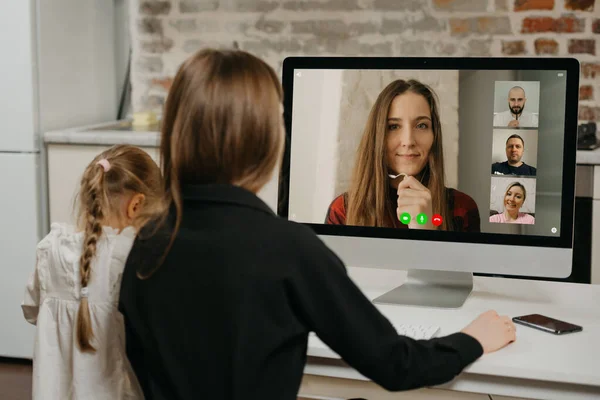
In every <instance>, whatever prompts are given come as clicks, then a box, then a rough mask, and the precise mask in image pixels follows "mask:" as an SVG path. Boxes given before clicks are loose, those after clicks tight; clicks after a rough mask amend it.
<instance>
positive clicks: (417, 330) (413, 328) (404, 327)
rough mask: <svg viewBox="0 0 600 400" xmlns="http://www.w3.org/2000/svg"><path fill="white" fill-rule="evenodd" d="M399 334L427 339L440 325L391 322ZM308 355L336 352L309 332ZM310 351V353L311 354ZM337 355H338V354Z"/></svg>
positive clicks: (332, 354) (433, 335)
mask: <svg viewBox="0 0 600 400" xmlns="http://www.w3.org/2000/svg"><path fill="white" fill-rule="evenodd" d="M392 325H393V326H394V328H396V331H397V332H398V334H399V335H402V336H408V337H410V338H412V339H414V340H427V339H431V338H434V337H436V335H437V334H438V333H439V332H440V327H439V326H436V325H411V324H396V323H393V322H392ZM308 348H309V355H313V356H317V357H334V358H335V357H336V354H337V353H335V352H334V351H333V350H331V349H330V348H329V347H327V345H326V344H325V343H323V342H322V341H321V339H319V337H318V336H317V335H316V334H315V333H314V332H311V333H310V335H309V336H308ZM311 353H312V354H311ZM338 357H339V356H338Z"/></svg>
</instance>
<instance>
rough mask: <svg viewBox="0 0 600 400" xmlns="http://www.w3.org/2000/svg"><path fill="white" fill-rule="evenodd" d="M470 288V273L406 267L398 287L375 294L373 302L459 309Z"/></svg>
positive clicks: (471, 278) (471, 280) (471, 277)
mask: <svg viewBox="0 0 600 400" xmlns="http://www.w3.org/2000/svg"><path fill="white" fill-rule="evenodd" d="M472 290H473V273H472V272H458V271H431V270H423V269H411V270H408V274H407V276H406V282H404V284H402V286H398V287H397V288H395V289H392V290H391V291H389V292H387V293H385V294H383V295H381V296H379V297H377V298H376V299H375V300H373V302H374V303H377V304H393V305H408V306H424V307H437V308H459V307H461V306H462V305H463V303H464V302H465V300H467V297H469V294H471V291H472Z"/></svg>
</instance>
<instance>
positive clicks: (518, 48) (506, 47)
mask: <svg viewBox="0 0 600 400" xmlns="http://www.w3.org/2000/svg"><path fill="white" fill-rule="evenodd" d="M502 54H503V55H506V56H517V55H524V54H527V52H526V50H525V41H524V40H503V41H502Z"/></svg>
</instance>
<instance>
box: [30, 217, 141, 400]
mask: <svg viewBox="0 0 600 400" xmlns="http://www.w3.org/2000/svg"><path fill="white" fill-rule="evenodd" d="M134 239H135V231H134V229H133V228H132V227H128V228H125V229H123V230H122V231H121V232H120V233H119V232H118V231H117V230H116V229H113V228H110V227H103V233H102V235H101V237H100V240H99V241H98V244H97V250H96V257H95V259H94V260H93V261H92V266H91V268H92V274H91V278H90V282H89V284H88V290H89V294H88V302H89V309H90V316H91V320H92V327H93V330H94V340H93V341H92V345H93V346H94V347H95V348H96V353H82V352H81V351H79V348H78V346H77V342H76V322H77V311H78V309H79V298H80V291H81V285H80V278H79V258H80V257H81V253H82V251H83V233H82V232H75V230H74V228H73V227H71V226H68V225H65V224H52V228H51V232H50V233H49V234H48V235H47V236H46V237H45V238H44V239H42V241H41V242H40V243H39V244H38V246H37V264H36V267H35V271H34V273H33V274H32V276H31V279H30V280H29V283H28V285H27V289H26V290H25V299H24V301H23V304H22V306H21V307H22V308H23V315H24V316H25V319H26V320H27V321H28V322H30V323H32V324H35V325H37V329H36V334H35V345H34V356H33V357H34V358H33V399H60V400H67V399H94V400H96V399H98V400H100V399H102V400H103V399H107V400H108V399H111V400H118V399H142V398H143V395H142V392H141V389H140V387H139V384H138V382H137V380H136V378H135V375H134V373H133V370H132V369H131V365H130V364H129V361H128V360H127V356H126V353H125V332H124V325H123V316H122V315H121V313H120V312H119V311H118V301H119V290H120V287H121V275H122V272H123V268H124V267H125V261H126V260H127V256H128V255H129V251H130V250H131V246H132V245H133V241H134Z"/></svg>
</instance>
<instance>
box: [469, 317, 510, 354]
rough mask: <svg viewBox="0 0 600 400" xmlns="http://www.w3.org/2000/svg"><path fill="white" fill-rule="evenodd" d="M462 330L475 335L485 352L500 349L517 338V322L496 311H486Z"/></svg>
mask: <svg viewBox="0 0 600 400" xmlns="http://www.w3.org/2000/svg"><path fill="white" fill-rule="evenodd" d="M461 332H463V333H466V334H467V335H469V336H472V337H474V338H475V339H476V340H477V341H478V342H479V343H480V344H481V347H483V353H484V354H486V353H492V352H494V351H496V350H500V349H501V348H503V347H504V346H506V345H507V344H509V343H511V342H514V341H515V339H516V329H515V324H514V323H513V322H512V321H511V319H510V318H509V317H507V316H505V315H504V316H499V315H498V313H497V312H496V311H493V310H490V311H486V312H484V313H483V314H481V315H480V316H479V317H477V318H476V319H475V320H474V321H473V322H471V323H470V324H469V325H467V326H466V327H465V328H464V329H463V330H462V331H461Z"/></svg>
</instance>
